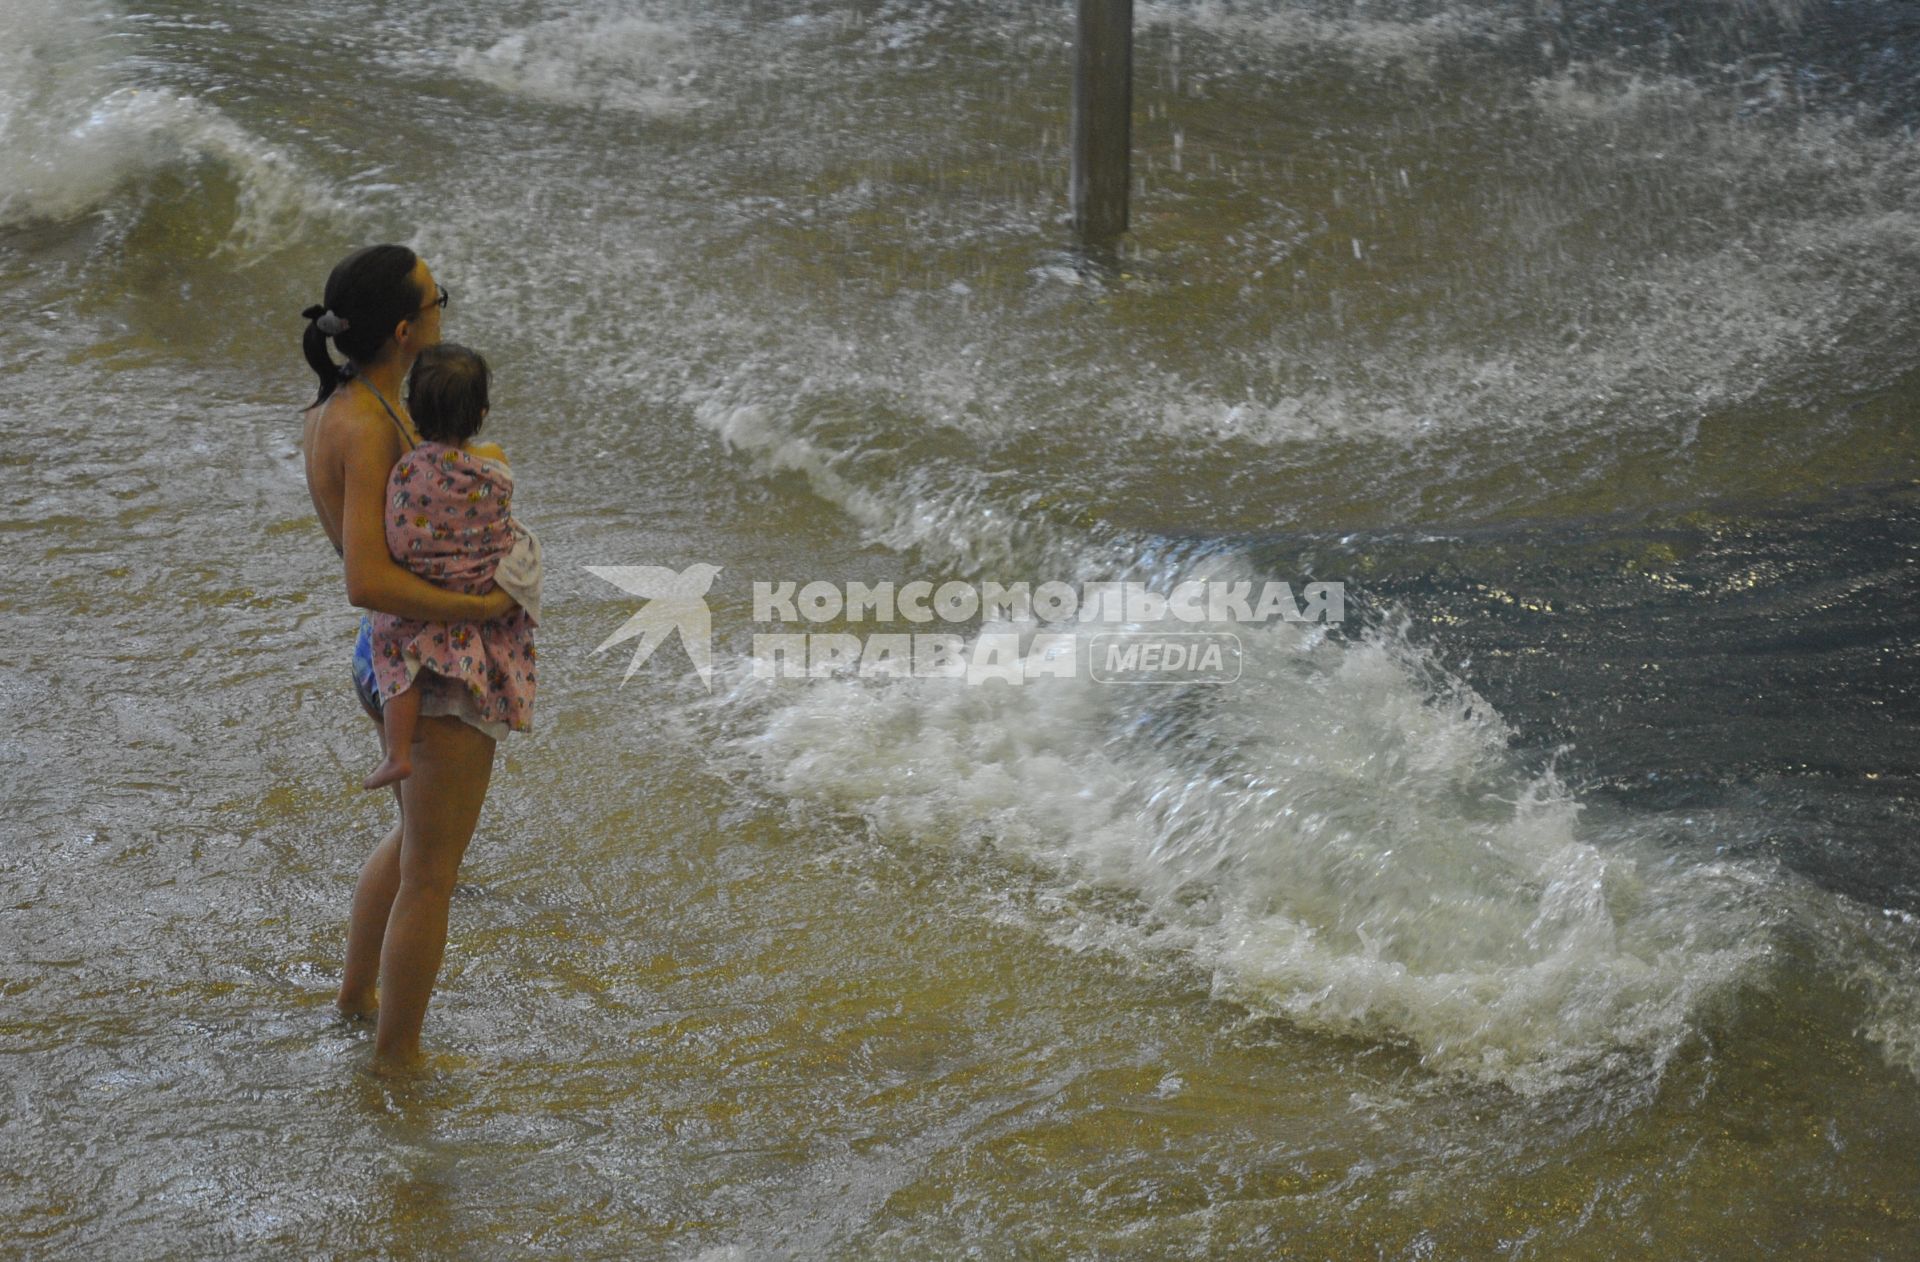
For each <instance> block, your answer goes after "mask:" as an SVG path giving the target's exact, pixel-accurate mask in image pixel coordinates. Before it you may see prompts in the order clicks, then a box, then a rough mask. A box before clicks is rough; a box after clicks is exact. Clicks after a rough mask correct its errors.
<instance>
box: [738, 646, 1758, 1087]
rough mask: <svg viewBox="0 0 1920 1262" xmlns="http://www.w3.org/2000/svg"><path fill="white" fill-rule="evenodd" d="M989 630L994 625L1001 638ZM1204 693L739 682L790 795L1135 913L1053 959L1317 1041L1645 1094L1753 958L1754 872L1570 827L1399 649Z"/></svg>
mask: <svg viewBox="0 0 1920 1262" xmlns="http://www.w3.org/2000/svg"><path fill="white" fill-rule="evenodd" d="M997 629H1004V628H997ZM1242 631H1243V634H1244V635H1245V636H1246V638H1247V641H1248V647H1247V661H1248V673H1247V675H1246V676H1245V677H1244V678H1243V679H1242V681H1241V682H1240V684H1238V685H1235V686H1232V687H1222V688H1219V689H1213V690H1204V689H1203V690H1197V691H1195V690H1187V691H1183V692H1179V693H1175V694H1170V693H1168V692H1166V691H1163V690H1154V689H1128V688H1124V687H1112V686H1102V685H1097V684H1093V683H1091V682H1087V681H1085V680H1075V681H1061V680H1052V681H1045V682H1040V683H1035V684H1029V685H1025V686H1022V687H1018V688H1013V687H1004V686H997V685H989V686H984V687H982V686H974V687H969V686H962V685H960V684H956V683H954V682H952V681H945V680H898V681H891V682H875V681H855V680H817V681H810V682H807V683H805V684H784V685H782V684H765V683H755V682H752V681H747V680H736V682H735V684H734V691H733V692H732V693H731V694H730V696H729V697H728V699H727V701H726V702H725V703H724V704H727V705H730V706H741V705H745V706H747V707H748V708H752V707H753V705H754V704H755V703H761V704H762V705H763V706H764V707H765V708H764V710H763V712H764V713H765V715H766V717H765V719H764V721H763V722H762V723H761V724H760V725H759V726H758V730H757V731H754V732H752V733H751V734H750V735H748V736H747V737H746V738H745V739H744V740H743V741H742V743H741V748H743V749H744V750H745V751H746V752H747V754H748V755H749V756H750V757H751V759H752V760H753V761H754V763H755V764H756V765H757V767H758V769H759V770H760V772H761V773H762V774H763V775H764V776H765V777H766V778H767V779H768V781H769V782H770V783H772V784H773V785H774V786H775V787H777V788H778V789H780V790H781V791H783V792H785V793H787V794H789V795H792V796H794V797H796V798H799V799H802V800H808V801H813V802H816V803H820V804H822V805H824V806H828V807H831V808H834V809H851V810H856V811H858V812H860V813H861V814H863V815H865V816H866V817H867V818H868V819H869V820H871V821H872V822H873V823H874V825H875V826H876V827H877V828H879V829H880V830H882V831H883V832H884V833H885V834H887V835H889V836H896V837H903V838H911V839H913V840H915V841H916V842H919V843H922V844H940V845H954V844H960V845H967V844H976V843H978V842H981V841H990V842H991V843H993V844H994V845H995V846H998V847H1001V848H1003V849H1006V850H1010V851H1012V852H1014V853H1017V854H1019V855H1021V856H1023V857H1024V858H1026V859H1028V860H1032V861H1036V862H1039V863H1040V864H1042V865H1044V866H1045V867H1047V868H1050V869H1052V870H1054V871H1055V872H1056V873H1057V874H1058V875H1059V876H1060V877H1061V879H1063V880H1066V881H1068V882H1069V883H1072V882H1077V881H1085V882H1092V883H1094V884H1097V885H1099V886H1103V887H1108V888H1114V889H1118V890H1121V891H1124V892H1125V893H1127V894H1128V895H1130V896H1131V897H1132V898H1133V899H1134V900H1136V902H1137V904H1138V905H1139V906H1140V907H1141V908H1142V909H1143V910H1144V912H1145V913H1146V914H1145V915H1144V916H1117V917H1104V916H1102V915H1100V914H1099V913H1098V912H1096V911H1094V910H1092V907H1094V906H1097V903H1096V904H1089V905H1088V906H1087V907H1083V908H1082V909H1080V910H1079V911H1077V912H1076V913H1075V914H1074V915H1072V916H1070V917H1068V918H1067V919H1066V920H1065V921H1063V922H1062V923H1059V924H1055V925H1053V926H1050V932H1051V933H1052V936H1053V937H1054V940H1055V941H1057V942H1059V943H1060V944H1061V945H1063V946H1068V947H1073V948H1085V947H1099V948H1103V949H1117V950H1121V951H1124V952H1129V953H1134V954H1142V955H1155V954H1160V953H1164V952H1167V951H1169V950H1171V951H1174V952H1176V953H1178V954H1179V955H1180V956H1181V957H1182V958H1185V959H1188V960H1191V961H1194V962H1197V963H1199V964H1201V965H1202V966H1204V967H1207V968H1209V969H1211V970H1213V972H1214V974H1215V979H1216V982H1215V989H1216V992H1217V993H1218V994H1220V995H1223V996H1230V997H1233V998H1235V999H1237V1000H1239V1001H1242V1002H1244V1003H1246V1004H1248V1005H1249V1006H1251V1007H1253V1008H1254V1009H1256V1010H1257V1011H1264V1012H1269V1013H1275V1014H1284V1015H1286V1016H1288V1017H1290V1018H1292V1019H1293V1020H1295V1021H1297V1022H1299V1023H1301V1024H1303V1025H1306V1026H1309V1027H1311V1028H1316V1029H1323V1030H1327V1031H1331V1032H1338V1033H1359V1034H1362V1035H1366V1036H1371V1037H1378V1038H1388V1039H1406V1040H1409V1041H1411V1042H1412V1043H1413V1044H1414V1045H1415V1046H1416V1047H1417V1048H1418V1049H1419V1051H1420V1053H1421V1055H1422V1057H1423V1058H1424V1059H1425V1061H1426V1062H1427V1063H1428V1064H1429V1065H1431V1066H1433V1067H1434V1068H1436V1069H1442V1070H1447V1071H1455V1072H1465V1073H1469V1074H1472V1075H1476V1076H1484V1077H1491V1078H1497V1079H1498V1080H1500V1081H1502V1082H1505V1083H1507V1084H1508V1085H1510V1086H1515V1087H1517V1088H1520V1089H1523V1090H1534V1089H1545V1088H1548V1087H1551V1086H1553V1085H1556V1084H1558V1083H1560V1082H1562V1081H1564V1080H1565V1079H1566V1078H1567V1076H1568V1075H1572V1074H1577V1073H1586V1072H1591V1071H1593V1070H1594V1069H1595V1068H1596V1067H1598V1068H1603V1069H1605V1070H1606V1071H1608V1072H1610V1073H1626V1074H1628V1075H1629V1076H1636V1075H1637V1076H1642V1077H1647V1076H1651V1077H1657V1075H1658V1073H1659V1072H1660V1070H1661V1068H1662V1067H1663V1066H1664V1064H1665V1062H1666V1059H1667V1058H1668V1057H1669V1056H1671V1054H1672V1053H1673V1051H1674V1050H1675V1049H1676V1048H1677V1047H1678V1046H1679V1044H1680V1043H1681V1042H1682V1041H1683V1040H1684V1039H1685V1038H1686V1037H1687V1035H1688V1033H1689V1032H1690V1030H1691V1028H1692V1024H1691V1023H1692V1021H1693V1019H1694V1018H1695V1016H1696V1014H1697V1012H1698V1009H1699V1006H1700V1005H1701V1003H1702V1002H1703V1001H1704V1000H1705V998H1706V997H1707V996H1710V995H1712V994H1715V993H1718V992H1720V991H1722V990H1723V989H1724V988H1726V987H1727V986H1729V985H1732V984H1734V983H1735V982H1737V981H1739V980H1741V979H1742V978H1746V977H1750V976H1752V975H1753V974H1754V972H1755V970H1756V969H1757V968H1759V967H1760V966H1761V965H1762V964H1763V963H1764V961H1765V960H1766V959H1767V958H1768V955H1769V952H1770V949H1771V948H1770V944H1769V942H1768V935H1767V934H1766V932H1765V931H1764V919H1762V920H1760V921H1759V922H1758V923H1757V921H1756V916H1755V908H1756V907H1765V906H1767V905H1768V904H1769V903H1771V902H1778V901H1779V898H1778V890H1777V888H1776V887H1775V886H1774V885H1772V884H1770V881H1769V878H1768V876H1767V875H1766V874H1765V873H1764V872H1760V871H1756V870H1751V869H1747V868H1743V867H1741V866H1739V865H1735V864H1720V863H1709V864H1703V865H1697V866H1692V867H1683V866H1679V865H1676V864H1673V863H1672V862H1670V861H1669V859H1667V858H1666V857H1664V856H1659V855H1656V854H1654V853H1652V852H1651V851H1650V850H1648V849H1645V848H1642V847H1637V846H1635V845H1633V844H1631V843H1630V842H1628V843H1620V842H1615V843H1613V844H1608V845H1600V844H1596V842H1595V841H1594V840H1593V839H1590V838H1587V837H1584V836H1582V835H1581V830H1580V827H1579V816H1580V807H1579V804H1578V803H1577V802H1575V801H1574V800H1573V799H1572V798H1571V796H1570V795H1569V794H1567V792H1566V791H1565V790H1564V789H1563V788H1562V787H1561V786H1560V785H1559V784H1558V783H1557V781H1556V780H1555V779H1554V778H1553V776H1552V775H1551V774H1550V773H1549V774H1542V775H1528V774H1526V773H1524V772H1522V771H1520V770H1518V769H1516V768H1515V767H1513V766H1512V765H1511V764H1510V762H1509V760H1508V758H1507V755H1506V753H1505V741H1506V730H1505V728H1504V725H1503V724H1501V723H1500V721H1499V720H1498V719H1497V717H1495V716H1494V715H1493V714H1492V712H1491V711H1490V710H1489V709H1488V708H1487V707H1486V705H1485V703H1484V702H1483V701H1481V700H1479V699H1478V698H1476V697H1474V696H1473V695H1472V694H1471V692H1470V691H1469V690H1466V689H1465V688H1463V687H1461V686H1459V685H1458V684H1453V685H1450V686H1449V687H1448V688H1447V690H1446V691H1445V692H1443V693H1441V694H1439V695H1436V694H1434V693H1433V692H1432V691H1430V685H1429V684H1428V683H1427V682H1426V681H1427V680H1429V679H1430V678H1431V676H1432V671H1431V666H1430V664H1429V663H1426V662H1425V661H1424V660H1423V659H1421V658H1420V656H1419V655H1418V654H1417V653H1415V652H1414V650H1412V649H1410V648H1409V647H1408V646H1407V645H1406V643H1405V642H1404V640H1403V639H1401V638H1399V637H1397V636H1395V635H1394V634H1391V633H1389V634H1386V635H1380V636H1372V637H1369V638H1368V639H1367V640H1366V641H1365V642H1362V643H1357V644H1343V643H1341V642H1339V641H1336V640H1332V639H1328V638H1325V637H1323V636H1319V635H1315V634H1312V633H1310V632H1308V631H1305V630H1303V629H1302V628H1300V627H1298V626H1281V627H1279V628H1276V629H1273V630H1268V631H1248V630H1246V629H1245V628H1243V629H1242Z"/></svg>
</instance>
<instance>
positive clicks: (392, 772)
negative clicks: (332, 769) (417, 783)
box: [360, 755, 413, 789]
mask: <svg viewBox="0 0 1920 1262" xmlns="http://www.w3.org/2000/svg"><path fill="white" fill-rule="evenodd" d="M412 774H413V761H412V760H411V759H408V758H396V757H394V756H392V755H388V757H387V760H386V761H385V762H383V763H381V764H380V765H379V766H378V767H375V768H374V769H373V773H372V774H371V775H369V776H368V777H367V778H366V779H365V780H362V781H361V782H360V787H361V788H363V789H381V788H385V787H386V786H387V785H390V784H394V783H397V782H398V781H401V780H405V779H406V778H407V777H408V776H410V775H412Z"/></svg>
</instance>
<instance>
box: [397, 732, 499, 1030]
mask: <svg viewBox="0 0 1920 1262" xmlns="http://www.w3.org/2000/svg"><path fill="white" fill-rule="evenodd" d="M493 745H494V743H493V738H492V737H491V736H488V735H487V734H486V733H484V732H481V731H479V730H478V729H477V728H474V727H472V726H471V725H469V724H467V723H464V722H462V721H461V720H459V719H457V718H453V717H451V716H447V715H437V716H431V717H427V718H423V719H421V720H420V726H419V736H418V737H417V739H416V740H415V742H414V759H413V775H412V776H410V777H408V778H407V779H406V780H403V781H401V782H400V798H401V801H402V802H403V803H404V804H405V813H404V816H403V818H402V821H401V822H402V824H403V828H402V832H401V841H400V887H399V890H398V891H397V892H396V893H395V894H394V897H393V912H392V914H391V915H390V916H389V918H388V920H387V934H386V940H385V942H384V943H382V945H381V949H380V1025H379V1028H378V1031H377V1032H376V1034H375V1036H374V1058H375V1060H376V1061H379V1062H381V1063H384V1064H387V1065H404V1064H408V1063H411V1062H412V1061H415V1060H417V1059H419V1056H420V1026H421V1023H422V1022H424V1021H425V1020H426V1016H427V1001H428V1000H429V999H431V998H432V997H433V983H434V979H435V978H436V977H438V976H439V975H440V958H441V955H442V954H443V952H444V951H445V949H446V945H447V906H448V904H449V903H450V902H452V900H453V883H454V878H455V876H456V875H457V874H458V873H459V871H460V860H461V858H462V857H464V856H465V855H466V853H467V843H468V842H469V841H471V840H472V839H473V830H474V826H475V825H477V824H478V823H479V822H480V806H481V803H483V802H484V801H485V800H486V797H487V783H488V781H489V780H490V779H491V778H492V776H493Z"/></svg>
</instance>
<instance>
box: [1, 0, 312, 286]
mask: <svg viewBox="0 0 1920 1262" xmlns="http://www.w3.org/2000/svg"><path fill="white" fill-rule="evenodd" d="M8 20H9V24H10V26H16V27H17V41H10V44H9V51H8V52H7V53H6V54H5V55H4V56H0V227H22V226H26V225H31V224H36V223H64V222H69V221H71V220H74V219H77V218H80V217H82V216H85V215H88V214H93V213H100V212H104V213H107V214H108V215H109V217H113V216H115V215H116V214H119V215H120V216H121V217H127V218H132V217H137V216H138V214H139V213H140V212H141V211H142V210H143V209H144V208H145V206H146V201H147V197H146V195H147V194H148V193H150V192H151V191H152V188H153V185H154V183H155V181H156V178H157V177H160V176H162V175H165V174H169V173H172V174H179V175H183V176H185V177H186V178H187V179H188V180H189V182H191V183H194V184H196V185H199V186H201V187H202V188H206V187H208V186H210V185H212V184H217V183H219V182H222V181H230V182H231V188H232V210H231V220H230V222H229V223H228V224H227V225H226V232H225V235H224V237H223V238H222V239H221V242H220V248H222V249H225V250H228V251H232V252H235V253H238V254H241V255H243V256H248V257H258V256H259V255H261V254H264V253H266V252H268V251H270V250H272V249H274V248H276V247H277V246H279V245H281V244H284V243H285V242H286V241H287V240H289V239H291V237H292V236H293V235H295V234H297V233H298V232H299V231H300V230H301V229H302V228H303V226H304V225H305V224H306V223H307V221H308V220H309V219H310V218H311V217H313V216H316V215H337V214H340V213H341V212H342V207H341V205H340V203H339V202H338V201H337V200H336V199H334V198H333V197H332V195H331V194H329V193H328V192H326V191H325V190H324V189H323V188H321V187H320V186H319V185H318V184H317V183H316V182H315V181H314V180H312V179H311V178H309V177H308V176H307V175H306V174H305V173H304V172H303V171H302V170H301V169H300V167H299V165H298V164H297V163H296V162H295V161H294V160H293V159H292V158H291V157H290V156H288V155H287V154H286V153H285V152H284V151H282V150H281V149H279V148H277V147H276V146H274V145H272V144H270V143H268V142H266V141H264V140H262V139H261V138H260V137H258V136H255V135H253V134H252V133H250V132H248V131H247V130H246V129H245V128H243V127H241V126H240V125H238V124H237V123H235V122H233V121H232V120H231V119H229V118H227V117H226V116H225V115H224V114H222V113H221V112H220V110H218V109H217V108H215V107H214V106H211V105H209V104H207V103H205V102H203V101H200V100H198V99H196V98H194V97H192V96H189V95H186V94H183V93H177V92H173V91H169V90H166V89H162V88H151V87H141V86H135V85H133V84H131V83H128V82H125V81H124V80H125V79H126V77H127V76H126V75H125V74H124V73H123V72H122V71H121V70H120V69H119V67H117V66H116V64H115V63H114V62H113V60H112V59H111V58H110V57H109V56H108V55H107V41H108V37H109V35H110V34H111V32H112V29H113V23H114V19H113V16H112V14H111V12H110V11H109V10H107V9H106V8H105V7H104V6H99V5H91V6H90V5H79V6H75V5H71V4H60V3H53V2H52V0H21V4H20V5H19V6H18V8H17V10H16V11H15V12H12V13H10V14H9V19H8ZM76 120H77V121H76Z"/></svg>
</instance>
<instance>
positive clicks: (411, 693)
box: [360, 684, 420, 789]
mask: <svg viewBox="0 0 1920 1262" xmlns="http://www.w3.org/2000/svg"><path fill="white" fill-rule="evenodd" d="M380 717H381V721H382V723H383V724H384V725H385V726H386V732H387V759H386V761H385V762H383V763H381V764H380V765H379V766H378V767H375V768H374V769H373V774H372V775H370V776H368V777H367V778H366V779H365V780H363V781H361V782H360V787H361V788H363V789H378V788H380V787H381V786H383V785H389V784H393V783H395V782H396V781H400V780H405V779H406V778H407V777H408V776H410V775H412V774H413V729H414V728H415V727H416V726H418V724H419V721H420V688H419V686H418V685H417V684H416V685H415V686H413V687H410V688H408V689H407V690H406V691H405V692H396V693H394V694H393V696H391V697H389V698H388V699H387V701H386V702H385V704H383V705H382V706H381V707H380Z"/></svg>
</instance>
